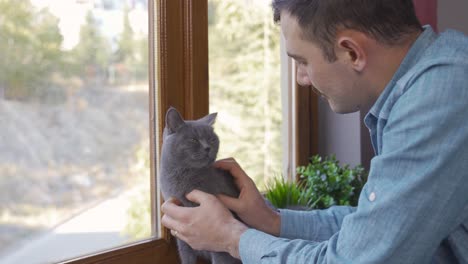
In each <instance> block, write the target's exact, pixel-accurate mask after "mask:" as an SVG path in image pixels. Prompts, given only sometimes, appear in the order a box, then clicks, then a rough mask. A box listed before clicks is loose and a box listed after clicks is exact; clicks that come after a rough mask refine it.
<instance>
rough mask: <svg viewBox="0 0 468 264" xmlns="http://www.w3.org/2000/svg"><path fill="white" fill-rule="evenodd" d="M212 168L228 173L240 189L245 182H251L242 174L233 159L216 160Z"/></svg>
mask: <svg viewBox="0 0 468 264" xmlns="http://www.w3.org/2000/svg"><path fill="white" fill-rule="evenodd" d="M213 166H214V167H215V168H218V169H222V170H225V171H229V173H231V175H232V177H234V180H235V181H236V183H237V185H238V187H239V188H241V189H242V187H243V186H244V185H245V184H246V183H247V182H249V181H250V180H251V179H250V178H249V176H247V174H246V173H245V172H244V170H243V169H242V168H241V167H240V166H239V163H237V161H236V160H235V159H233V158H227V159H222V160H218V161H216V162H215V163H214V164H213Z"/></svg>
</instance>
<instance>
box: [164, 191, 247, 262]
mask: <svg viewBox="0 0 468 264" xmlns="http://www.w3.org/2000/svg"><path fill="white" fill-rule="evenodd" d="M187 199H188V200H190V201H192V202H195V203H197V204H200V206H198V207H181V206H179V205H177V204H176V201H175V200H173V199H169V200H168V201H166V202H164V204H163V205H162V208H161V210H162V212H163V213H164V216H163V218H162V220H161V223H162V224H163V225H164V226H165V227H167V228H169V229H171V233H172V234H173V235H175V236H176V237H177V238H179V239H182V240H183V241H185V242H186V243H187V244H189V245H190V246H191V247H192V248H193V249H195V250H208V251H218V252H220V251H222V252H228V253H230V254H231V255H232V256H233V257H236V258H239V240H240V237H241V235H242V234H243V233H244V232H245V231H246V230H247V229H248V228H247V226H245V225H244V224H243V223H241V222H239V221H238V220H236V219H235V218H234V217H233V216H232V214H231V212H230V211H229V210H228V209H227V208H226V207H224V206H223V204H222V203H221V202H220V201H219V200H218V199H217V198H216V197H215V196H213V195H211V194H207V193H204V192H202V191H198V190H194V191H192V192H190V193H189V194H187Z"/></svg>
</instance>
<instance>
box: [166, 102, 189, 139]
mask: <svg viewBox="0 0 468 264" xmlns="http://www.w3.org/2000/svg"><path fill="white" fill-rule="evenodd" d="M183 125H185V121H184V119H183V118H182V116H181V115H180V113H179V111H177V109H175V108H174V107H172V106H171V107H170V108H169V110H167V113H166V128H167V129H169V131H170V133H175V132H177V131H178V130H179V129H180V128H181V127H182V126H183Z"/></svg>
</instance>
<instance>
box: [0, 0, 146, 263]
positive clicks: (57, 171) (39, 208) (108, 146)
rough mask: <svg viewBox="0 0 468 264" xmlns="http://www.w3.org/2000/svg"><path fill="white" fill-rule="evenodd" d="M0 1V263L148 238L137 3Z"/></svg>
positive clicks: (142, 6) (141, 24)
mask: <svg viewBox="0 0 468 264" xmlns="http://www.w3.org/2000/svg"><path fill="white" fill-rule="evenodd" d="M0 6H1V7H0V9H1V10H2V13H1V15H0V20H1V21H2V22H1V23H0V24H1V25H0V34H1V39H2V41H1V44H0V45H1V48H0V49H1V53H2V62H0V65H1V73H0V76H1V77H0V87H1V91H2V92H1V98H0V109H1V110H0V119H1V123H2V130H1V131H0V136H1V137H0V138H1V140H0V149H1V153H0V175H1V176H0V177H1V178H0V196H1V198H0V208H1V209H0V228H1V229H0V230H1V232H0V238H1V239H0V250H1V252H0V253H1V254H2V256H1V257H0V262H2V263H24V259H26V258H28V257H30V258H31V259H30V261H28V263H51V262H57V261H61V260H65V259H70V258H74V257H77V256H81V255H85V254H89V253H93V252H98V251H102V250H107V249H110V248H113V247H117V246H122V245H124V244H128V243H132V242H134V241H137V240H140V239H144V238H149V237H150V236H151V216H150V212H149V210H145V208H149V207H150V188H149V186H150V185H149V182H150V169H149V153H150V151H149V146H150V144H149V141H150V137H149V126H148V124H149V123H148V120H149V106H148V95H149V89H148V3H147V1H146V0H139V1H71V0H69V1H52V0H31V1H29V0H21V1H12V0H1V1H0Z"/></svg>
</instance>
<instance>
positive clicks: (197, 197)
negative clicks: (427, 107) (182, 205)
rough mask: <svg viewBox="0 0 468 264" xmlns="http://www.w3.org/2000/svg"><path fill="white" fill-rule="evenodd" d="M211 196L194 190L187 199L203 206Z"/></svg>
mask: <svg viewBox="0 0 468 264" xmlns="http://www.w3.org/2000/svg"><path fill="white" fill-rule="evenodd" d="M211 196H212V195H211V194H208V193H206V192H202V191H200V190H193V191H191V192H189V193H188V194H187V195H186V196H185V197H187V199H188V200H189V201H192V202H194V203H197V204H202V203H203V202H204V201H206V199H210V197H211Z"/></svg>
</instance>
